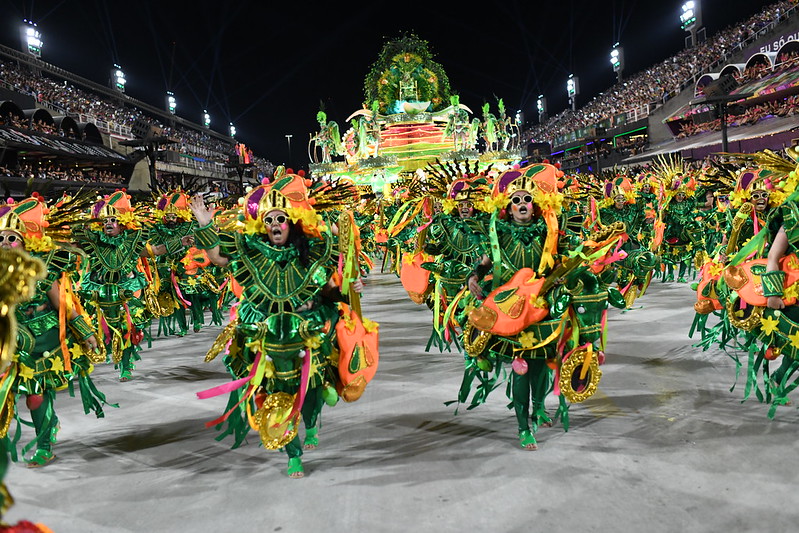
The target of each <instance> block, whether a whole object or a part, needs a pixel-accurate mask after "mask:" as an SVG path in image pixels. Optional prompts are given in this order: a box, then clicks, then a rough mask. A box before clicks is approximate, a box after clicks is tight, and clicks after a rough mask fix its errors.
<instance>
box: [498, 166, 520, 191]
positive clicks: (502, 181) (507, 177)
mask: <svg viewBox="0 0 799 533" xmlns="http://www.w3.org/2000/svg"><path fill="white" fill-rule="evenodd" d="M521 175H522V173H521V172H519V171H518V170H511V171H508V172H505V173H504V174H502V176H501V177H500V178H499V183H497V188H498V189H499V192H505V190H506V189H507V188H508V185H510V184H511V183H512V182H513V181H514V180H515V179H516V178H518V177H519V176H521Z"/></svg>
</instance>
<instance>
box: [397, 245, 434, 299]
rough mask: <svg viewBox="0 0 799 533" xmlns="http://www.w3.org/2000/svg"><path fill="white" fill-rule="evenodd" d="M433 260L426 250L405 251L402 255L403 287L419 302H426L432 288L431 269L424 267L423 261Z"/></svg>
mask: <svg viewBox="0 0 799 533" xmlns="http://www.w3.org/2000/svg"><path fill="white" fill-rule="evenodd" d="M432 260H433V258H432V257H431V256H430V255H428V254H426V253H424V252H417V253H415V254H411V253H405V254H403V255H402V262H401V264H400V281H401V282H402V286H403V288H404V289H405V290H406V291H408V296H410V297H411V300H413V301H414V302H415V303H417V304H421V303H424V300H425V298H426V297H427V294H428V293H429V292H430V289H431V286H430V271H429V270H427V269H425V268H422V263H427V262H429V261H432Z"/></svg>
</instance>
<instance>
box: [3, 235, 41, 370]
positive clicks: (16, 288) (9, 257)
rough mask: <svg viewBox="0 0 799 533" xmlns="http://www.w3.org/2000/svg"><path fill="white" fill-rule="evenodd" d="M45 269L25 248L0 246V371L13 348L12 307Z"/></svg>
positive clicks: (28, 295)
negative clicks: (22, 249)
mask: <svg viewBox="0 0 799 533" xmlns="http://www.w3.org/2000/svg"><path fill="white" fill-rule="evenodd" d="M46 272H47V270H46V268H45V266H44V264H43V263H42V262H41V261H40V260H38V259H36V258H33V257H30V256H29V255H28V254H26V253H25V252H22V251H17V250H8V249H5V248H0V332H1V333H0V373H1V372H4V371H5V369H6V367H7V366H8V364H9V363H10V362H11V359H12V357H13V356H14V352H15V351H16V339H17V323H16V320H15V318H14V308H15V306H16V305H17V304H19V303H21V302H24V301H25V300H28V299H30V298H31V297H32V296H33V291H34V289H35V288H36V281H37V280H39V279H41V278H42V277H44V274H45V273H46Z"/></svg>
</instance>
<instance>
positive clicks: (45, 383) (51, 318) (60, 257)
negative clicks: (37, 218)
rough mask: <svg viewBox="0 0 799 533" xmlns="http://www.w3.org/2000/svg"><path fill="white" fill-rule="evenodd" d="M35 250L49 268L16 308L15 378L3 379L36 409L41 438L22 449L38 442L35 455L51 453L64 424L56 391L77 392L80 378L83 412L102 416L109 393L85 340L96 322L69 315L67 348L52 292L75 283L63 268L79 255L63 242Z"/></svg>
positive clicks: (69, 266) (35, 424)
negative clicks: (95, 377)
mask: <svg viewBox="0 0 799 533" xmlns="http://www.w3.org/2000/svg"><path fill="white" fill-rule="evenodd" d="M30 255H31V256H32V257H35V258H38V259H40V260H41V261H42V262H43V263H44V264H45V266H46V269H47V273H46V276H45V277H44V279H42V280H40V281H38V282H37V284H36V292H35V293H34V295H33V297H32V298H31V299H30V300H28V301H26V302H24V303H22V304H20V305H18V306H17V308H16V320H17V326H18V332H17V353H16V357H15V360H14V361H13V363H12V366H11V370H10V371H9V374H8V375H9V376H12V377H13V379H12V381H10V382H7V381H6V382H4V387H3V388H5V386H8V387H10V389H9V391H8V392H10V393H11V394H13V395H20V394H24V395H25V396H26V397H27V402H26V403H27V405H28V407H29V408H30V409H31V411H30V412H31V416H32V419H33V427H34V429H35V431H36V439H35V440H34V441H33V442H31V443H29V444H28V445H26V446H25V447H24V448H23V450H22V453H23V454H24V453H27V451H28V450H29V449H31V448H32V447H34V446H35V448H36V454H35V455H39V456H41V458H40V459H45V458H46V457H50V456H52V451H51V450H52V445H53V443H55V439H56V434H57V432H58V428H59V421H58V416H57V415H56V413H55V407H54V404H55V397H56V391H59V390H64V389H69V392H70V395H72V394H74V391H73V382H77V383H78V388H79V390H80V395H81V400H82V402H83V410H84V412H85V413H86V414H88V413H89V412H90V411H93V412H94V413H95V415H96V416H97V418H102V417H103V416H104V413H103V404H105V403H106V398H105V396H104V395H103V394H102V393H101V392H100V391H99V390H98V389H97V388H96V387H95V385H94V383H93V381H92V379H91V377H90V374H91V373H92V371H93V369H94V366H93V364H92V361H91V359H90V356H89V354H88V353H87V352H86V351H85V350H84V348H83V347H82V346H81V342H82V341H83V340H84V339H86V338H88V337H90V336H91V335H93V334H94V331H93V328H92V326H91V325H90V324H88V323H87V322H86V320H85V317H84V316H83V315H77V318H74V319H72V320H68V322H69V323H68V324H66V325H64V331H65V333H66V338H65V345H66V349H67V350H68V351H69V353H68V354H65V353H64V352H63V345H62V343H61V341H60V330H61V326H62V325H61V324H60V318H59V309H58V308H57V307H56V306H55V305H54V304H53V301H52V299H51V297H50V296H49V295H48V291H51V290H53V289H54V288H55V289H56V290H57V289H58V287H59V284H60V283H70V277H68V276H64V274H65V273H70V272H71V271H73V270H74V269H75V264H76V262H75V258H74V256H73V255H72V254H71V253H70V252H68V251H66V250H64V249H61V248H55V249H53V250H51V251H49V252H31V253H30ZM64 294H65V295H66V296H64V297H66V298H68V297H70V296H68V295H69V294H71V291H70V292H69V293H67V292H66V291H64ZM61 305H66V303H65V302H62V304H61ZM67 308H68V307H67ZM65 355H66V357H65Z"/></svg>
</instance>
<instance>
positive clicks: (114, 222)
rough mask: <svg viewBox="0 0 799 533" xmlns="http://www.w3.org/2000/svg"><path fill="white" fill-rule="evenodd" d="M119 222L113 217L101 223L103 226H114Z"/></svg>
mask: <svg viewBox="0 0 799 533" xmlns="http://www.w3.org/2000/svg"><path fill="white" fill-rule="evenodd" d="M117 222H119V221H118V220H117V219H116V218H115V217H108V218H106V219H105V220H104V221H103V224H116V223H117Z"/></svg>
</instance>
